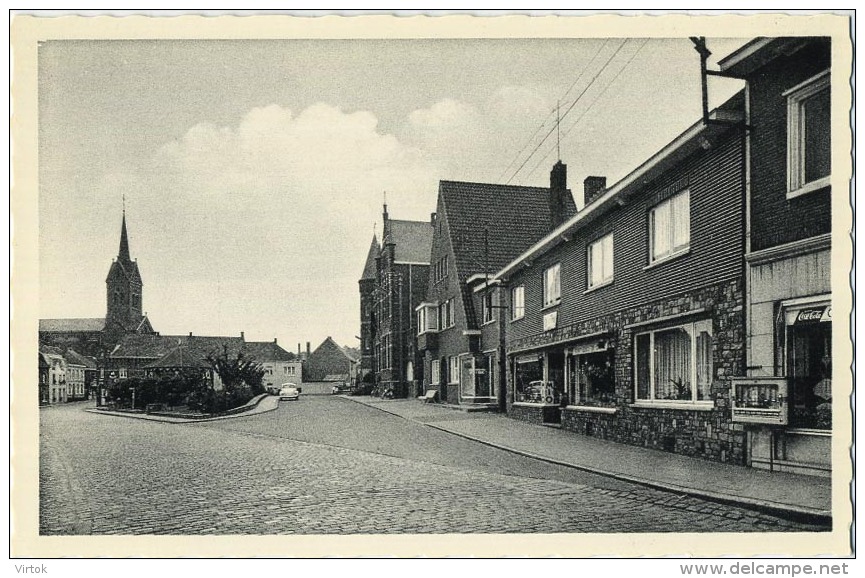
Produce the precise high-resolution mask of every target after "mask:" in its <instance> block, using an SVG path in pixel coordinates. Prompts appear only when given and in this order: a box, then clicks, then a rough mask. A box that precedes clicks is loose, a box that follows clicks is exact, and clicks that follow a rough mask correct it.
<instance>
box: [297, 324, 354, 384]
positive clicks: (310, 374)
mask: <svg viewBox="0 0 865 578" xmlns="http://www.w3.org/2000/svg"><path fill="white" fill-rule="evenodd" d="M356 363H357V362H356V361H355V360H354V359H352V358H351V357H350V356H349V355H348V354H347V353H346V352H345V351H344V350H343V348H342V347H340V346H339V345H338V344H337V343H336V341H334V340H333V338H331V337H327V338H326V339H325V340H324V341H322V342H321V345H319V346H318V347H316V348H315V350H314V351H313V352H312V353H311V354H310V355H309V357H308V358H307V359H306V362H305V363H304V378H303V379H304V381H305V382H327V383H328V384H331V383H340V384H342V383H346V384H348V383H351V378H352V376H353V375H354V372H355V371H356ZM330 388H331V386H330V385H327V386H324V385H319V386H318V387H317V388H316V387H310V388H305V389H304V393H307V392H308V393H330Z"/></svg>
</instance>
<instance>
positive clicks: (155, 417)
mask: <svg viewBox="0 0 865 578" xmlns="http://www.w3.org/2000/svg"><path fill="white" fill-rule="evenodd" d="M266 397H271V396H269V395H267V394H261V395H260V396H259V399H258V400H257V401H256V402H255V404H254V405H252V406H251V407H250V408H249V409H247V410H246V411H240V412H237V413H232V414H229V415H219V416H214V417H202V418H187V417H173V416H166V415H160V414H158V413H127V412H115V411H107V410H102V409H95V408H91V409H85V410H84V411H86V412H89V413H94V414H96V415H109V416H113V417H128V418H131V419H143V420H147V421H158V422H162V423H173V424H190V423H203V422H208V421H216V420H221V419H233V418H237V417H245V416H248V415H258V414H260V413H267V412H269V411H274V410H276V409H277V408H278V407H279V401H277V403H276V405H274V406H273V407H271V408H267V409H261V410H259V411H255V410H257V409H258V406H259V405H260V404H261V402H262V401H263V400H264V399H265V398H266ZM251 401H252V400H251ZM247 403H249V402H247ZM241 407H242V406H241Z"/></svg>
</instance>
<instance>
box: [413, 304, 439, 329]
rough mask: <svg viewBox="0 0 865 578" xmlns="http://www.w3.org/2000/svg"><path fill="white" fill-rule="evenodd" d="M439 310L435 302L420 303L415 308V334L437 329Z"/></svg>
mask: <svg viewBox="0 0 865 578" xmlns="http://www.w3.org/2000/svg"><path fill="white" fill-rule="evenodd" d="M438 328H439V311H438V307H437V306H436V304H435V303H421V304H420V306H419V307H418V310H417V334H418V335H422V334H424V333H427V332H428V331H432V332H435V331H438Z"/></svg>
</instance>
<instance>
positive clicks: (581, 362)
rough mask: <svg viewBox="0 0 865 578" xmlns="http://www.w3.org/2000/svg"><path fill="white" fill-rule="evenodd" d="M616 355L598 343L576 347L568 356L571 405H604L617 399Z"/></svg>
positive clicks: (610, 349)
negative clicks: (599, 346) (599, 347)
mask: <svg viewBox="0 0 865 578" xmlns="http://www.w3.org/2000/svg"><path fill="white" fill-rule="evenodd" d="M615 361H616V360H615V352H614V350H613V349H612V348H607V349H598V346H597V345H596V344H595V343H590V344H585V345H583V346H582V347H575V348H573V350H572V351H571V353H570V355H568V359H567V371H568V372H569V374H568V386H569V387H568V403H570V404H571V405H590V406H604V405H612V404H613V403H615V400H616V378H615Z"/></svg>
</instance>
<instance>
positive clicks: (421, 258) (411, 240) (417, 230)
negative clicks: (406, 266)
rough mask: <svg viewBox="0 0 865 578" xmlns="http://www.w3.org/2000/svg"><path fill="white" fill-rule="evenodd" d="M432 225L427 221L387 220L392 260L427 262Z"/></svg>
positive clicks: (387, 241)
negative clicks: (394, 246) (392, 245)
mask: <svg viewBox="0 0 865 578" xmlns="http://www.w3.org/2000/svg"><path fill="white" fill-rule="evenodd" d="M433 231H434V229H433V226H432V225H431V224H430V223H429V222H427V221H399V220H396V219H389V220H388V237H387V238H386V239H385V240H384V243H394V244H395V245H396V249H395V251H394V260H395V261H401V262H405V263H427V264H428V263H429V257H430V249H431V247H432V238H433Z"/></svg>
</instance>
